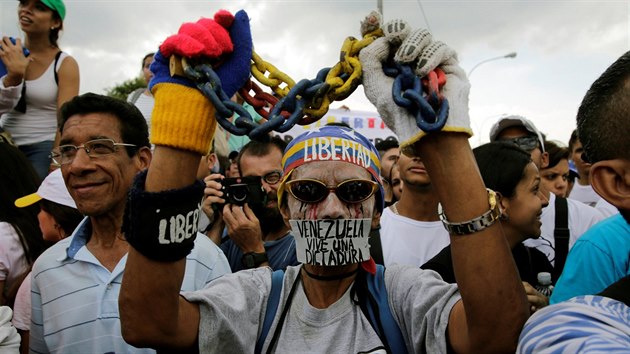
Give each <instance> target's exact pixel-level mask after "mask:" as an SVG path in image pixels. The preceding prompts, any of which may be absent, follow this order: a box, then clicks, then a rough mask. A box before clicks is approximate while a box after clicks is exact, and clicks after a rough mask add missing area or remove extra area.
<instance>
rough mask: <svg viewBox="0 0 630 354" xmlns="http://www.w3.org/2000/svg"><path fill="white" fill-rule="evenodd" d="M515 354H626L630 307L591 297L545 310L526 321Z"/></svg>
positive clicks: (606, 299)
mask: <svg viewBox="0 0 630 354" xmlns="http://www.w3.org/2000/svg"><path fill="white" fill-rule="evenodd" d="M516 352H517V353H519V354H524V353H558V354H563V353H567V354H569V353H571V354H572V353H629V352H630V307H628V306H627V305H626V304H624V303H623V302H619V301H617V300H613V299H610V298H607V297H603V296H592V295H588V296H578V297H574V298H572V299H570V300H568V301H566V302H561V303H558V304H555V305H551V306H547V307H545V308H543V309H542V310H540V311H538V312H536V313H535V314H534V315H532V317H530V319H529V320H528V321H527V323H526V324H525V327H524V328H523V331H522V332H521V337H520V339H519V344H518V348H517V350H516Z"/></svg>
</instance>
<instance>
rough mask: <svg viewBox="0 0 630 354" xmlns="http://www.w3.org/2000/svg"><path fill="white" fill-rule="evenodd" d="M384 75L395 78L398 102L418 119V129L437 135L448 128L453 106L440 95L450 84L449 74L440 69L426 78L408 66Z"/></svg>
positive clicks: (395, 95)
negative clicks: (447, 75) (447, 81)
mask: <svg viewBox="0 0 630 354" xmlns="http://www.w3.org/2000/svg"><path fill="white" fill-rule="evenodd" d="M384 72H385V73H386V74H387V75H388V76H391V77H394V78H395V79H394V84H393V87H392V95H393V98H394V102H395V103H396V104H397V105H398V106H400V107H403V108H406V109H407V111H409V113H410V114H411V115H413V116H415V117H416V124H417V125H418V128H420V129H422V130H423V131H425V132H433V131H438V130H441V129H442V128H443V127H444V125H445V124H446V119H447V118H448V111H449V105H448V100H447V99H446V98H445V97H443V96H442V94H441V93H440V89H441V88H442V86H444V84H445V83H446V75H445V74H444V72H443V71H442V70H441V69H439V68H436V69H435V70H433V71H431V72H429V74H428V75H427V76H426V77H424V78H422V79H420V77H418V76H416V75H415V74H414V73H413V70H412V69H411V67H409V66H408V65H400V64H397V65H396V66H395V67H391V66H389V67H386V68H385V69H384Z"/></svg>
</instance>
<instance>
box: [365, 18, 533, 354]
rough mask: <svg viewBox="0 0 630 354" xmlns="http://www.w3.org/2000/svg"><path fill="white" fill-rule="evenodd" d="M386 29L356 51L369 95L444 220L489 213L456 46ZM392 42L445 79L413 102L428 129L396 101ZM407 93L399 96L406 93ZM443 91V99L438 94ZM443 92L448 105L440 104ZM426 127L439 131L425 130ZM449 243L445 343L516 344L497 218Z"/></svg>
mask: <svg viewBox="0 0 630 354" xmlns="http://www.w3.org/2000/svg"><path fill="white" fill-rule="evenodd" d="M383 29H384V31H385V37H384V38H379V39H377V40H376V41H375V42H374V43H372V44H371V45H370V46H368V47H367V48H365V49H363V50H362V51H361V53H360V59H361V63H362V64H363V69H364V76H363V84H364V87H365V93H366V96H367V97H368V99H370V101H371V102H372V103H373V104H374V105H375V106H376V108H377V109H378V111H379V114H380V115H381V117H382V118H383V120H384V121H385V122H386V124H387V125H388V126H389V127H390V128H392V129H393V130H394V131H395V132H396V134H397V135H398V137H399V138H400V140H401V142H402V144H401V149H407V150H408V151H409V154H412V155H419V156H421V157H422V159H423V161H424V164H425V166H426V168H427V171H428V173H429V175H430V177H431V181H433V186H434V188H435V190H436V192H437V194H438V196H439V200H440V203H441V204H442V207H443V211H444V215H445V216H446V218H447V219H448V221H449V222H451V223H463V222H466V221H468V220H471V219H474V218H477V217H479V216H481V215H483V214H485V213H487V212H488V211H489V210H490V209H491V208H490V204H489V193H488V192H487V191H486V189H485V187H484V183H483V180H482V178H481V176H480V174H479V171H478V168H477V165H476V162H475V159H474V156H473V154H472V150H471V148H470V145H469V144H468V138H469V137H470V135H471V134H472V131H471V130H470V122H469V117H468V90H469V83H468V80H467V78H466V75H465V73H464V72H463V70H462V69H461V68H460V67H459V65H458V63H457V56H456V54H455V52H454V51H452V50H451V49H450V48H448V47H447V46H446V45H444V44H443V43H440V42H435V41H433V39H432V37H431V35H430V34H429V33H428V32H427V31H424V30H417V31H411V30H410V29H409V27H408V25H407V24H406V23H405V22H404V21H401V20H396V21H391V22H390V23H389V24H386V25H385V26H383ZM403 40H404V41H403ZM401 42H402V45H401V44H400V43H401ZM398 48H400V49H398ZM396 49H398V51H397V53H396V56H395V60H396V61H397V62H398V63H399V64H403V65H407V66H409V68H410V70H411V71H409V72H410V73H411V72H413V73H414V74H415V75H417V76H419V77H428V75H429V73H430V72H434V73H437V74H438V75H437V78H439V77H440V75H441V73H439V72H435V71H434V69H436V68H439V69H440V70H442V72H443V73H444V74H445V78H446V84H445V85H444V86H443V87H440V88H439V90H438V91H439V92H436V96H435V97H434V98H428V99H427V98H426V97H425V98H424V99H423V100H424V102H425V103H426V102H427V100H428V101H432V102H433V105H432V107H428V108H427V105H428V104H427V105H424V106H423V105H421V104H420V105H416V106H415V107H416V112H418V111H422V113H421V116H422V117H423V118H424V119H426V121H425V122H424V123H425V124H424V125H423V127H424V129H425V130H426V131H423V130H420V129H419V128H418V124H417V121H416V116H417V114H416V115H412V114H410V113H409V111H408V110H407V109H405V108H401V107H399V106H398V105H397V104H396V103H395V102H394V100H393V98H392V85H393V82H394V79H393V78H391V77H388V76H386V75H384V73H383V64H382V63H383V62H384V61H386V60H387V59H388V57H389V56H390V51H391V52H393V51H394V50H396ZM404 70H405V69H403V68H400V67H399V74H404V72H405V71H404ZM431 75H433V74H431ZM437 81H440V80H436V81H435V82H436V86H435V88H437V87H438V85H437ZM407 89H409V91H412V89H411V87H403V90H407ZM410 94H411V93H406V94H405V95H403V97H404V98H407V99H408V98H410V97H411V96H409V95H410ZM440 96H443V99H441V100H439V99H438V97H440ZM444 100H446V101H447V102H448V106H444V105H441V104H443V102H444ZM420 101H421V100H417V102H420ZM440 105H441V106H440ZM438 107H439V108H438ZM432 113H433V114H435V116H436V117H440V116H442V117H447V120H446V123H445V124H444V125H443V126H442V127H440V126H438V125H436V124H432V119H431V114H432ZM441 114H442V115H441ZM431 125H433V127H431ZM431 128H434V129H437V131H433V132H427V131H429V130H430V129H431ZM451 248H452V255H453V266H454V271H455V275H456V278H457V284H458V287H459V290H460V293H461V296H462V300H461V301H460V302H458V303H457V304H456V305H455V307H454V308H453V309H452V311H451V313H450V316H449V325H448V339H449V345H450V347H451V348H452V349H454V351H455V352H457V353H481V352H483V353H493V352H497V353H498V352H513V351H514V349H515V348H516V343H517V340H518V335H519V332H520V330H521V328H522V325H523V323H524V322H525V321H526V319H527V316H528V307H527V298H526V296H525V293H524V291H523V286H522V284H521V281H520V279H519V276H518V273H517V270H516V266H515V264H514V261H513V259H512V255H511V253H510V250H509V247H508V244H507V242H506V240H505V237H504V236H503V234H502V230H501V228H500V226H499V223H494V224H492V225H491V226H489V227H486V228H484V229H483V230H480V231H477V232H474V233H469V234H467V235H455V234H451Z"/></svg>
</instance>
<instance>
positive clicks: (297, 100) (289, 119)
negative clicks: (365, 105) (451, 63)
mask: <svg viewBox="0 0 630 354" xmlns="http://www.w3.org/2000/svg"><path fill="white" fill-rule="evenodd" d="M382 35H383V33H382V30H380V29H377V30H375V31H372V32H369V33H367V34H365V35H364V36H363V39H361V40H358V39H356V38H353V37H348V38H347V39H346V40H345V41H344V43H343V45H342V48H341V54H340V61H339V62H338V63H337V64H336V65H335V66H334V67H332V68H323V69H321V70H320V71H319V72H318V73H317V76H316V77H315V78H314V79H312V80H307V79H303V80H301V81H300V82H298V83H297V84H296V83H295V81H293V79H291V78H290V77H289V76H288V75H286V74H285V73H283V72H281V71H280V70H278V69H277V68H276V67H275V66H273V65H272V64H270V63H268V62H266V61H264V60H263V59H262V58H261V57H260V56H259V55H258V54H256V53H255V52H254V53H252V65H251V73H252V76H253V78H254V79H256V80H257V81H258V82H260V83H261V84H262V85H264V86H267V87H269V88H271V90H272V91H273V92H274V93H275V95H276V96H278V97H281V99H280V100H278V98H277V97H274V96H273V95H271V94H269V93H266V92H264V91H263V90H262V89H261V88H260V87H259V86H258V85H257V84H256V83H254V82H253V81H252V80H249V82H248V83H247V84H246V85H245V86H244V87H243V88H242V89H241V90H239V93H240V95H241V96H242V97H243V99H244V100H245V101H246V102H247V103H249V104H251V105H252V106H253V107H254V109H255V110H256V112H257V113H258V114H260V115H261V116H262V117H263V118H264V119H263V120H261V122H260V123H255V122H254V120H253V119H252V116H251V115H250V114H249V112H248V111H247V110H245V109H244V108H243V107H242V106H241V105H239V104H237V103H235V102H232V101H231V100H230V97H227V95H226V94H225V92H223V90H222V88H221V81H220V79H219V77H218V76H217V74H216V73H215V72H214V70H213V69H212V67H211V66H210V65H198V66H195V67H194V68H192V67H190V66H186V67H185V68H184V71H185V73H186V76H188V78H190V79H192V80H194V81H195V82H196V83H197V87H198V88H199V90H201V92H202V93H203V94H204V95H205V96H206V97H207V98H208V99H209V100H210V101H211V102H212V104H213V105H214V106H215V109H216V119H217V122H218V123H219V125H221V127H223V128H224V129H225V130H226V131H228V132H230V133H231V134H234V135H248V136H249V137H250V138H251V139H263V138H264V136H267V135H268V134H269V133H270V132H271V131H278V132H286V131H287V130H289V129H291V128H292V127H293V126H294V125H295V124H300V125H305V124H311V123H313V122H315V121H317V120H319V119H320V118H321V117H323V116H324V115H325V114H326V112H328V109H329V106H330V103H331V102H333V101H340V100H343V99H345V98H347V97H348V96H350V95H351V94H352V93H353V92H354V91H355V90H356V88H357V87H358V86H359V85H360V84H361V76H362V73H363V70H362V67H361V62H360V61H359V59H358V54H359V51H360V50H361V49H363V48H365V47H366V46H368V45H369V44H371V43H372V42H373V41H374V40H375V39H376V38H378V37H380V36H382ZM252 91H253V92H254V94H253V95H252V94H250V92H252ZM235 113H236V115H238V117H237V118H236V119H234V121H233V122H230V118H231V117H232V116H234V114H235Z"/></svg>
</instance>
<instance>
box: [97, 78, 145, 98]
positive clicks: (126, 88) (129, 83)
mask: <svg viewBox="0 0 630 354" xmlns="http://www.w3.org/2000/svg"><path fill="white" fill-rule="evenodd" d="M140 87H146V83H145V82H144V78H142V77H141V76H138V77H136V78H134V79H129V80H125V81H123V82H122V83H120V84H117V85H115V86H114V87H112V88H108V89H106V90H105V92H106V93H107V96H110V97H115V98H119V99H121V100H127V96H129V94H130V93H132V92H133V91H134V90H135V89H137V88H140Z"/></svg>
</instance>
